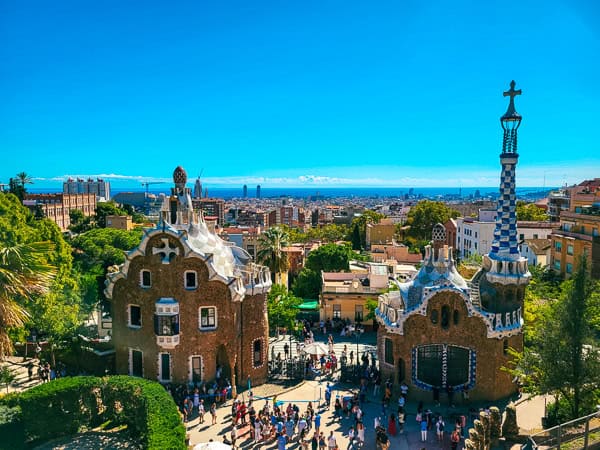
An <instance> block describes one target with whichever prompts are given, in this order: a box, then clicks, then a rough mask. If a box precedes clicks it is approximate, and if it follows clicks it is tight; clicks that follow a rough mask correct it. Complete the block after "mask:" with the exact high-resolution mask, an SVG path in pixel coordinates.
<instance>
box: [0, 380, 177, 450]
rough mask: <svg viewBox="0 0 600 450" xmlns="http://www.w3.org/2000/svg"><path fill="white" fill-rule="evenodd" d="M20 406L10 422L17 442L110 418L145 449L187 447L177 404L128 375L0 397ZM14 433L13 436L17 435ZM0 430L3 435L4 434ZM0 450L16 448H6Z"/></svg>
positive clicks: (1, 444) (70, 431) (66, 432)
mask: <svg viewBox="0 0 600 450" xmlns="http://www.w3.org/2000/svg"><path fill="white" fill-rule="evenodd" d="M2 404H4V405H6V406H8V407H9V408H15V407H19V408H20V414H17V416H14V415H13V420H12V423H14V424H15V425H13V426H15V427H16V428H15V429H17V432H15V433H18V429H19V426H18V425H17V424H19V423H21V424H22V426H21V427H20V430H21V435H20V439H21V441H24V442H27V443H30V442H43V441H47V440H49V439H52V438H55V437H59V436H63V435H70V434H75V433H77V432H80V431H85V430H87V429H91V428H94V427H97V426H99V425H100V424H102V423H104V422H106V421H110V423H111V425H115V426H118V425H127V429H128V431H129V433H130V434H131V435H132V437H134V438H135V439H136V440H139V441H140V443H141V444H142V446H143V447H144V448H148V449H185V448H186V446H185V428H184V426H183V424H182V422H181V419H180V416H179V412H178V410H177V406H176V405H175V402H174V401H173V399H172V398H171V396H170V395H169V394H168V393H167V392H166V391H165V389H164V388H163V387H162V386H161V385H160V384H158V383H156V382H153V381H148V380H144V379H141V378H134V377H129V376H121V375H119V376H113V377H104V378H98V377H72V378H71V377H66V378H60V379H58V380H54V381H52V382H50V383H45V384H41V385H39V386H36V387H34V388H33V389H30V390H28V391H24V392H22V393H20V394H18V395H11V396H6V397H4V398H2V399H0V405H2ZM15 433H13V434H15ZM2 434H3V433H2ZM3 441H4V440H1V441H0V449H2V448H15V447H14V446H12V447H11V446H8V447H5V446H4V442H3Z"/></svg>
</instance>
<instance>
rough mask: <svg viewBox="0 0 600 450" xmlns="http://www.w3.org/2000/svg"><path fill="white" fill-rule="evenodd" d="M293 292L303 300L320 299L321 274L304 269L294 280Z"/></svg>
mask: <svg viewBox="0 0 600 450" xmlns="http://www.w3.org/2000/svg"><path fill="white" fill-rule="evenodd" d="M292 291H293V292H294V294H295V295H297V296H298V297H301V298H310V299H317V298H319V294H320V291H321V272H316V271H314V270H311V269H307V268H306V267H304V268H303V269H302V270H301V271H300V273H299V274H298V276H297V277H296V279H295V280H294V283H293V284H292Z"/></svg>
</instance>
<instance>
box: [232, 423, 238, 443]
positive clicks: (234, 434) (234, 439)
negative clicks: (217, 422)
mask: <svg viewBox="0 0 600 450" xmlns="http://www.w3.org/2000/svg"><path fill="white" fill-rule="evenodd" d="M236 440H237V426H236V425H234V426H233V427H232V428H231V448H235V441H236Z"/></svg>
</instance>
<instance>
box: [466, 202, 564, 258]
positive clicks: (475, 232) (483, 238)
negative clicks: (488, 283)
mask: <svg viewBox="0 0 600 450" xmlns="http://www.w3.org/2000/svg"><path fill="white" fill-rule="evenodd" d="M492 213H493V214H492ZM495 214H496V212H495V211H491V210H480V211H479V217H478V218H474V217H458V218H457V219H456V251H457V255H458V256H459V257H460V258H466V257H468V256H469V255H481V256H483V255H485V254H487V253H489V252H490V250H491V246H492V241H493V240H494V228H495V226H496V224H495ZM553 227H556V224H555V223H554V224H553V223H550V222H528V221H518V222H517V238H518V242H523V241H524V240H526V239H548V238H549V237H550V234H551V233H552V229H553ZM530 264H534V265H536V264H535V263H531V261H530Z"/></svg>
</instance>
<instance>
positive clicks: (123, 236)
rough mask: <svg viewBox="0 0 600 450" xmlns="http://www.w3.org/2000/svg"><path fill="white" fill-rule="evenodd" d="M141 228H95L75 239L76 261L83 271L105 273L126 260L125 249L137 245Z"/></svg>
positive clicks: (140, 235)
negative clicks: (109, 268) (129, 229)
mask: <svg viewBox="0 0 600 450" xmlns="http://www.w3.org/2000/svg"><path fill="white" fill-rule="evenodd" d="M142 234H143V232H142V231H141V230H131V231H127V230H117V229H115V228H94V229H92V230H90V231H87V232H85V233H83V234H80V235H79V236H77V237H76V238H74V239H73V242H72V246H73V249H74V250H75V263H76V265H77V266H78V267H79V268H80V271H81V272H82V273H96V274H101V273H102V274H104V273H105V272H104V271H105V270H106V269H107V268H108V267H110V266H113V265H115V264H116V265H118V264H123V263H124V262H125V251H129V250H132V249H134V248H135V247H137V246H138V245H139V244H140V242H141V240H142Z"/></svg>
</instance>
